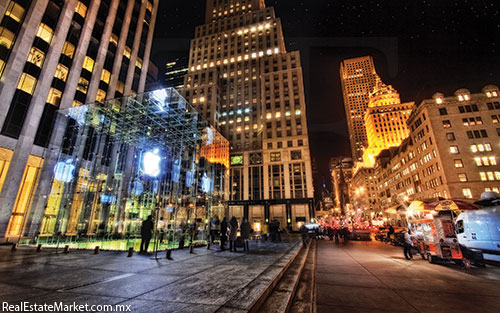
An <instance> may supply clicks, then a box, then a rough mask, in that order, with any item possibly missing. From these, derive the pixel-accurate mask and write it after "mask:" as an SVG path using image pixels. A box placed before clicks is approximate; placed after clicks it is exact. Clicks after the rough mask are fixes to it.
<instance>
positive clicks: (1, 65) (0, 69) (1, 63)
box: [0, 59, 5, 78]
mask: <svg viewBox="0 0 500 313" xmlns="http://www.w3.org/2000/svg"><path fill="white" fill-rule="evenodd" d="M4 68H5V62H4V61H3V60H2V59H0V78H1V77H2V73H3V69H4Z"/></svg>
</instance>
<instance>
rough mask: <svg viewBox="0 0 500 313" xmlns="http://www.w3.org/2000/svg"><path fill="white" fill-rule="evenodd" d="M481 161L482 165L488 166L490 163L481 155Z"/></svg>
mask: <svg viewBox="0 0 500 313" xmlns="http://www.w3.org/2000/svg"><path fill="white" fill-rule="evenodd" d="M482 161H483V165H484V166H489V165H490V162H489V160H488V157H482Z"/></svg>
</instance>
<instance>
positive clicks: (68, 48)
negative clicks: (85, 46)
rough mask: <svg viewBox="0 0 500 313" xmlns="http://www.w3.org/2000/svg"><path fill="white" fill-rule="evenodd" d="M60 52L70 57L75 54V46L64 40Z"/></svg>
mask: <svg viewBox="0 0 500 313" xmlns="http://www.w3.org/2000/svg"><path fill="white" fill-rule="evenodd" d="M61 53H62V54H64V55H65V56H67V57H68V58H70V59H72V58H73V56H74V55H75V46H73V45H72V44H71V43H69V42H67V41H66V42H65V43H64V46H63V49H62V52H61Z"/></svg>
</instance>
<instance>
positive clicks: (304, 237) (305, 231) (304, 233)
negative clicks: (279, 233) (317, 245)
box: [299, 223, 309, 244]
mask: <svg viewBox="0 0 500 313" xmlns="http://www.w3.org/2000/svg"><path fill="white" fill-rule="evenodd" d="M299 231H300V236H301V237H302V243H303V244H305V243H306V240H307V234H308V232H309V230H308V229H307V227H306V224H305V223H304V224H302V225H301V226H300V230H299Z"/></svg>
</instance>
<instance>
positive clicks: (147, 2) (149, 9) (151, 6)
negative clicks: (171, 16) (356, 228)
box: [146, 1, 153, 12]
mask: <svg viewBox="0 0 500 313" xmlns="http://www.w3.org/2000/svg"><path fill="white" fill-rule="evenodd" d="M146 10H148V11H149V12H152V11H153V5H152V4H151V2H149V1H146Z"/></svg>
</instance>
